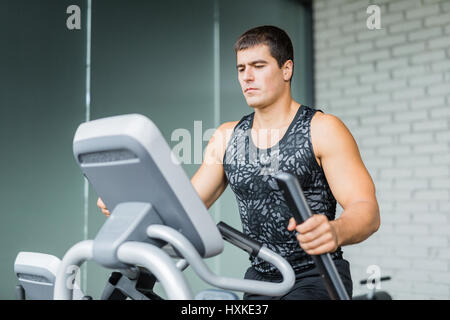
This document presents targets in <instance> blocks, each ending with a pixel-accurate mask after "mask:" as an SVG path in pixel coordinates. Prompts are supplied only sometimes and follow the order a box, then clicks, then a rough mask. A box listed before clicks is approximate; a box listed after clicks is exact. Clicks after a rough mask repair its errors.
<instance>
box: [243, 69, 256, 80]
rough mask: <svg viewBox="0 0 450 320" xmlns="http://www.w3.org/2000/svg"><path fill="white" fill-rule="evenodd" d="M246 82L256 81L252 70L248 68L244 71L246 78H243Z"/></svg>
mask: <svg viewBox="0 0 450 320" xmlns="http://www.w3.org/2000/svg"><path fill="white" fill-rule="evenodd" d="M242 79H243V80H244V81H252V80H254V76H253V71H252V70H251V69H250V68H246V69H245V70H244V76H243V78H242Z"/></svg>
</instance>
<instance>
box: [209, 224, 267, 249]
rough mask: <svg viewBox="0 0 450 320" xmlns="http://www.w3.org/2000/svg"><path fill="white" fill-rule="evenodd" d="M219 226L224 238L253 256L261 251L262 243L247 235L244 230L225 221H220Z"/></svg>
mask: <svg viewBox="0 0 450 320" xmlns="http://www.w3.org/2000/svg"><path fill="white" fill-rule="evenodd" d="M217 228H218V229H219V231H220V233H221V234H222V238H223V239H224V240H226V241H228V242H229V243H231V244H233V245H235V246H236V247H238V248H241V249H242V250H244V251H246V252H247V253H248V254H250V255H252V256H257V255H258V253H259V250H260V249H261V247H262V245H261V244H260V243H259V242H257V241H255V240H253V239H250V238H249V237H247V236H246V235H245V234H243V233H242V232H240V231H238V230H236V229H234V228H232V227H230V226H229V225H227V224H226V223H225V222H222V221H221V222H219V223H218V224H217Z"/></svg>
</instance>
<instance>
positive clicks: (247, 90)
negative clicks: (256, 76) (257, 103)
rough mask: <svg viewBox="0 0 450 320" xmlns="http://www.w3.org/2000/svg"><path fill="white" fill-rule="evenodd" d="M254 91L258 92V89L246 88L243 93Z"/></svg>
mask: <svg viewBox="0 0 450 320" xmlns="http://www.w3.org/2000/svg"><path fill="white" fill-rule="evenodd" d="M254 90H258V89H256V88H247V89H245V91H244V92H249V91H254Z"/></svg>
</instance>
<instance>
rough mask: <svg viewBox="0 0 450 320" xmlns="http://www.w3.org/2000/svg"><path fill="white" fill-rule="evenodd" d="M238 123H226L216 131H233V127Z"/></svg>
mask: <svg viewBox="0 0 450 320" xmlns="http://www.w3.org/2000/svg"><path fill="white" fill-rule="evenodd" d="M238 123H239V121H227V122H224V123H222V124H221V125H220V126H219V128H217V130H220V131H226V130H234V127H235V126H236V125H237V124H238Z"/></svg>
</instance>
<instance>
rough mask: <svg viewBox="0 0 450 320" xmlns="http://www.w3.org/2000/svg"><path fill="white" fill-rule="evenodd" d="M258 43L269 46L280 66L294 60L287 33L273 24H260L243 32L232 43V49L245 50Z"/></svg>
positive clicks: (236, 50)
mask: <svg viewBox="0 0 450 320" xmlns="http://www.w3.org/2000/svg"><path fill="white" fill-rule="evenodd" d="M260 44H265V45H267V46H268V47H269V50H270V54H271V55H272V57H274V58H275V60H277V62H278V66H279V67H280V68H281V67H282V66H283V64H284V63H285V62H286V61H287V60H292V62H294V48H293V46H292V42H291V39H290V38H289V36H288V35H287V33H286V32H285V31H284V30H282V29H280V28H278V27H275V26H261V27H256V28H252V29H250V30H248V31H246V32H244V33H243V34H242V35H241V36H240V37H239V39H238V40H237V41H236V43H235V44H234V51H235V52H236V53H237V52H238V51H240V50H245V49H248V48H251V47H254V46H257V45H260Z"/></svg>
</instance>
